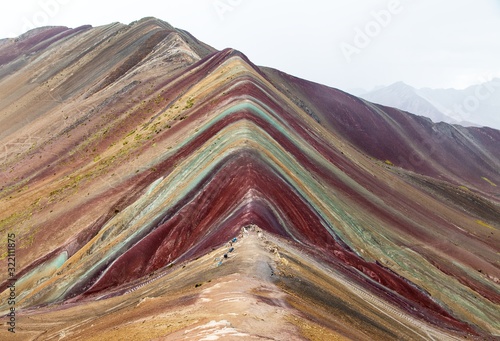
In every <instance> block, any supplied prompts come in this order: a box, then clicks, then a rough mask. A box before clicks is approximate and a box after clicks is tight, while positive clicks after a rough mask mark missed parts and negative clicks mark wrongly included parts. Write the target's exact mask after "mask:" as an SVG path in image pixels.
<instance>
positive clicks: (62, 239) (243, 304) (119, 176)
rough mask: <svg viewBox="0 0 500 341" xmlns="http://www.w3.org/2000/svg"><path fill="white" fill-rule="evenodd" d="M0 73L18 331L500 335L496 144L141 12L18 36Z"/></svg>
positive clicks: (5, 52) (6, 212)
mask: <svg viewBox="0 0 500 341" xmlns="http://www.w3.org/2000/svg"><path fill="white" fill-rule="evenodd" d="M0 63H1V66H0V77H1V78H0V93H1V96H2V97H1V98H2V100H1V102H0V124H1V126H2V127H3V129H2V131H1V132H0V146H3V147H2V148H3V149H2V150H1V151H2V154H1V155H0V158H1V161H2V162H1V169H0V181H1V183H0V188H1V194H0V229H1V230H2V234H1V235H0V238H2V245H6V243H7V235H8V233H15V234H16V241H17V248H16V263H17V264H16V268H17V277H18V280H17V281H16V293H17V299H16V312H17V330H16V336H17V337H20V338H24V339H29V338H32V339H34V338H37V337H38V338H39V339H59V338H63V339H64V338H68V339H74V340H76V339H91V338H95V339H102V338H105V337H115V338H123V339H125V338H126V337H132V336H131V335H132V334H131V333H134V334H133V335H135V336H133V338H135V339H152V338H162V337H163V338H165V339H172V340H177V339H183V338H186V339H199V338H200V337H201V338H202V337H214V336H218V337H238V338H242V339H245V338H248V339H252V338H266V337H268V338H269V337H270V338H273V337H274V338H279V337H281V336H280V335H288V337H287V339H293V338H296V339H301V338H302V339H342V338H352V339H382V338H384V339H386V338H390V339H419V338H421V339H427V338H437V339H446V338H451V339H452V338H462V337H473V338H477V339H484V338H494V337H495V336H498V334H499V333H500V326H499V323H498V321H499V315H498V308H499V298H500V297H499V294H498V292H499V291H498V290H499V285H498V278H499V272H500V271H499V268H498V266H499V262H498V261H499V259H498V242H499V241H498V228H499V227H500V223H499V222H500V219H499V218H500V206H499V194H500V192H499V191H498V187H497V184H500V174H499V171H498V170H499V169H500V132H499V131H497V130H493V129H489V128H463V127H460V126H451V125H447V124H434V123H432V122H430V121H429V120H427V119H424V118H422V117H418V116H414V115H411V114H409V113H406V112H401V111H398V110H396V109H393V108H388V107H382V106H378V105H375V104H372V103H369V102H366V101H363V100H361V99H359V98H356V97H353V96H350V95H348V94H346V93H343V92H341V91H338V90H335V89H332V88H328V87H325V86H322V85H319V84H315V83H311V82H307V81H304V80H301V79H297V78H294V77H292V76H289V75H286V74H284V73H282V72H279V71H276V70H272V69H267V68H259V67H257V66H255V65H254V64H252V63H251V62H250V61H249V60H248V59H247V58H246V57H245V56H244V55H243V54H241V53H240V52H238V51H235V50H232V49H226V50H223V51H216V50H215V49H213V48H211V47H210V46H208V45H206V44H204V43H201V42H199V41H198V40H196V39H195V38H194V37H192V36H191V35H189V34H188V33H187V32H185V31H182V30H178V29H175V28H173V27H171V26H170V25H168V24H166V23H164V22H162V21H160V20H157V19H154V18H146V19H143V20H140V21H138V22H135V23H132V24H130V25H123V24H112V25H108V26H103V27H96V28H91V27H81V28H78V29H67V28H46V29H39V30H37V31H33V32H29V33H28V34H26V35H25V36H21V37H20V38H18V39H17V40H4V41H1V42H0ZM235 237H236V238H238V239H237V241H234V245H232V244H233V243H232V242H231V245H230V244H228V242H229V241H231V240H233V238H235ZM231 248H232V249H233V250H232V251H231V252H229V251H228V250H230V249H231ZM6 251H7V250H6ZM224 254H225V255H226V257H224ZM6 256H7V253H5V254H4V255H3V259H2V261H1V262H2V264H4V266H3V267H4V268H7V265H6V264H7V259H6V258H7V257H6ZM0 276H1V277H0V282H2V283H3V284H2V291H3V294H2V296H1V297H0V298H1V299H2V305H1V309H2V312H3V313H7V312H8V310H7V309H8V308H9V306H8V304H7V301H6V298H7V297H8V295H9V290H5V289H6V288H7V285H8V284H9V283H10V282H9V279H8V278H7V273H6V272H2V273H1V275H0ZM221 288H224V290H222V289H221ZM4 290H5V291H4ZM235 291H238V292H239V294H238V295H236V296H235V295H234V292H235ZM209 302H210V303H209ZM229 303H231V304H229ZM233 303H234V304H233ZM215 306H216V307H217V309H215V308H214V307H215ZM272 326H274V327H272ZM89 333H92V335H90V334H89ZM126 335H128V336H126ZM283 337H284V336H283ZM212 339H213V338H212Z"/></svg>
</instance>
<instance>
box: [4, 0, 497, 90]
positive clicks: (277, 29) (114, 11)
mask: <svg viewBox="0 0 500 341" xmlns="http://www.w3.org/2000/svg"><path fill="white" fill-rule="evenodd" d="M374 13H379V18H378V21H377V18H376V15H375V14H374ZM387 14H389V15H387ZM145 16H155V17H157V18H160V19H162V20H165V21H167V22H169V23H170V24H172V25H173V26H175V27H178V28H182V29H185V30H187V31H189V32H191V33H192V34H193V35H194V36H196V37H197V38H198V39H200V40H202V41H204V42H206V43H208V44H209V45H212V46H213V47H215V48H217V49H222V48H225V47H233V48H236V49H238V50H240V51H242V52H243V53H245V54H246V55H247V56H248V57H249V58H250V59H251V60H252V61H253V62H254V63H256V64H258V65H263V66H271V67H274V68H277V69H280V70H282V71H285V72H287V73H290V74H293V75H296V76H299V77H302V78H306V79H309V80H312V81H315V82H319V83H323V84H327V85H329V86H333V87H337V88H341V89H344V90H349V89H354V88H364V89H368V90H370V89H371V88H373V87H374V86H378V85H389V84H391V83H394V82H397V81H404V82H406V83H408V84H410V85H412V86H415V87H419V88H420V87H434V88H439V87H455V88H464V87H466V86H468V85H471V84H475V83H480V82H483V81H487V80H490V79H491V78H493V77H500V0H140V1H137V0H122V1H104V0H100V1H95V0H9V1H6V2H4V3H2V10H1V12H0V37H13V36H17V35H19V34H21V33H24V31H26V29H28V28H29V27H30V26H31V25H34V26H40V25H41V26H47V25H64V26H68V27H77V26H80V25H83V24H90V25H92V26H99V25H103V24H108V23H111V22H116V21H119V22H122V23H126V24H128V23H130V22H132V21H134V20H137V19H140V18H142V17H145ZM346 56H348V57H349V58H346Z"/></svg>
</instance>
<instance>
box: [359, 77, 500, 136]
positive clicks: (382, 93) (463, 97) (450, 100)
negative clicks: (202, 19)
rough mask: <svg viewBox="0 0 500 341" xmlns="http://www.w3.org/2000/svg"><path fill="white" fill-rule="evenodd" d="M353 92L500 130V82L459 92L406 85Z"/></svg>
mask: <svg viewBox="0 0 500 341" xmlns="http://www.w3.org/2000/svg"><path fill="white" fill-rule="evenodd" d="M353 91H354V93H355V94H356V95H358V96H360V97H362V98H364V99H366V100H368V101H371V102H374V103H378V104H382V105H387V106H391V107H396V108H398V109H401V110H405V111H408V112H410V113H413V114H416V115H421V116H425V117H428V118H430V119H431V120H432V121H434V122H446V123H451V124H460V125H463V126H487V127H491V128H495V129H500V79H499V78H494V79H492V80H491V81H489V82H485V83H482V84H478V85H473V86H470V87H468V88H466V89H463V90H457V89H430V88H422V89H416V88H414V87H412V86H410V85H408V84H405V83H403V82H397V83H394V84H392V85H389V86H387V87H378V88H376V89H374V90H372V91H370V92H364V93H363V91H362V90H360V89H356V90H353Z"/></svg>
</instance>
